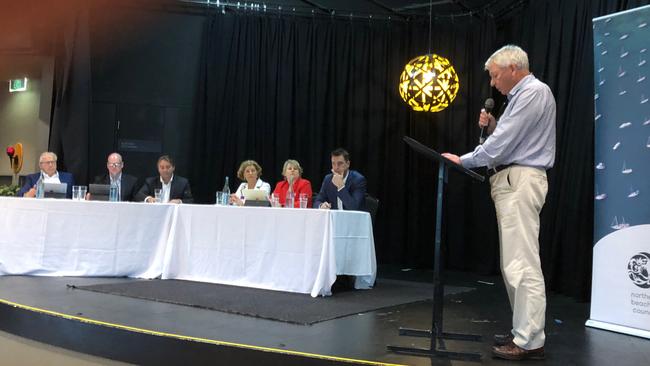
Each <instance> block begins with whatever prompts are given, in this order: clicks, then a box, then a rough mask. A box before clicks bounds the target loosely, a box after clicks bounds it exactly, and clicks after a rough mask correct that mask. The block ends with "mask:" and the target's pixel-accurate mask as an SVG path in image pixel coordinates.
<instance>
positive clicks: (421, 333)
mask: <svg viewBox="0 0 650 366" xmlns="http://www.w3.org/2000/svg"><path fill="white" fill-rule="evenodd" d="M404 142H406V143H407V144H408V145H409V146H410V147H411V148H412V149H413V150H415V151H417V152H418V153H420V154H422V155H424V156H425V157H427V158H428V159H430V160H433V161H434V162H437V163H438V201H437V206H436V207H437V208H436V243H435V249H434V258H433V261H434V263H433V316H432V318H431V323H432V324H431V330H420V329H409V328H400V329H399V335H403V336H410V337H429V338H431V346H430V348H429V349H425V348H415V347H401V346H390V345H389V346H387V347H388V349H389V350H390V351H393V352H397V353H407V354H412V355H417V356H429V357H446V358H450V359H460V360H466V361H478V360H480V359H481V354H480V353H466V352H451V351H447V350H446V349H445V348H446V347H445V343H444V340H445V339H451V340H458V341H480V340H481V336H479V335H474V334H457V333H446V332H443V331H442V307H443V306H442V297H443V295H444V287H443V283H442V280H441V276H440V273H441V272H442V261H441V258H440V257H441V254H440V238H441V231H442V228H441V226H442V202H443V189H444V185H445V184H446V183H447V171H448V167H452V168H454V169H456V170H457V171H459V172H461V173H464V174H467V175H469V176H470V177H472V178H473V179H476V180H478V181H481V182H483V181H484V180H485V177H483V176H482V175H480V174H477V173H474V172H473V171H471V170H468V169H466V168H463V167H462V166H461V165H458V164H455V163H453V162H452V161H450V160H448V159H446V158H445V157H443V156H442V155H440V154H439V153H437V152H436V151H434V150H432V149H430V148H428V147H426V146H424V145H422V144H421V143H419V142H417V141H416V140H414V139H412V138H410V137H408V136H404ZM438 344H439V347H438Z"/></svg>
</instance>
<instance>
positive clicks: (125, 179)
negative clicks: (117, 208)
mask: <svg viewBox="0 0 650 366" xmlns="http://www.w3.org/2000/svg"><path fill="white" fill-rule="evenodd" d="M95 184H111V178H110V177H109V176H108V174H104V175H100V176H98V177H95ZM137 193H138V178H136V177H134V176H132V175H128V174H124V173H122V176H121V177H120V201H133V200H135V195H136V194H137ZM143 199H144V198H143Z"/></svg>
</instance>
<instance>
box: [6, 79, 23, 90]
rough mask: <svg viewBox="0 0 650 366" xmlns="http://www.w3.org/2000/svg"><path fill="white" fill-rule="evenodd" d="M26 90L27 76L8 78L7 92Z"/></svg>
mask: <svg viewBox="0 0 650 366" xmlns="http://www.w3.org/2000/svg"><path fill="white" fill-rule="evenodd" d="M25 90H27V78H22V79H11V80H9V92H10V93H13V92H19V91H25Z"/></svg>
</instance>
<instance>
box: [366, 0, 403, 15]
mask: <svg viewBox="0 0 650 366" xmlns="http://www.w3.org/2000/svg"><path fill="white" fill-rule="evenodd" d="M366 1H367V2H369V3H371V4H374V5H376V6H378V7H380V8H382V9H384V10H386V11H387V12H389V13H391V14H393V15H395V16H397V17H400V18H402V19H406V18H407V16H406V15H404V14H402V13H400V12H399V11H397V10H395V9H393V8H391V7H389V6H387V5H385V4H383V3H381V2H379V0H366Z"/></svg>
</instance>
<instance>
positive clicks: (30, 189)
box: [18, 151, 74, 198]
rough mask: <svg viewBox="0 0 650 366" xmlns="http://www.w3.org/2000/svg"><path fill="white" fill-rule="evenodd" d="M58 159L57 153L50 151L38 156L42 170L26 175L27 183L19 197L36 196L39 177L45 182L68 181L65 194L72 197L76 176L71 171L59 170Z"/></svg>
mask: <svg viewBox="0 0 650 366" xmlns="http://www.w3.org/2000/svg"><path fill="white" fill-rule="evenodd" d="M56 161H57V157H56V154H55V153H53V152H49V151H46V152H44V153H42V154H41V156H40V157H39V158H38V166H39V167H40V168H41V171H40V172H38V173H34V174H30V175H28V176H27V177H25V184H24V185H23V187H22V188H21V189H20V191H19V192H18V197H36V183H38V179H39V178H42V179H43V183H66V184H67V185H68V187H67V190H66V194H65V196H66V198H72V186H73V185H74V177H73V176H72V174H70V173H66V172H59V171H57V169H56Z"/></svg>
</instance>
